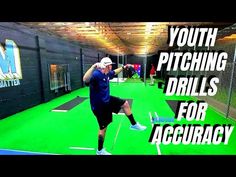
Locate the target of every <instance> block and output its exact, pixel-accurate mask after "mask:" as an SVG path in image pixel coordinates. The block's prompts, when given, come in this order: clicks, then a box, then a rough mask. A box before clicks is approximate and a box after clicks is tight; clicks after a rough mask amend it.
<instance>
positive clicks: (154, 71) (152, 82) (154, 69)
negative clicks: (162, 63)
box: [150, 64, 156, 85]
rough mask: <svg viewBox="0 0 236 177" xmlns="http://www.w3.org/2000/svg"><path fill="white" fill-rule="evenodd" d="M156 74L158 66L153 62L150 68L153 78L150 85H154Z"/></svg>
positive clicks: (151, 77)
mask: <svg viewBox="0 0 236 177" xmlns="http://www.w3.org/2000/svg"><path fill="white" fill-rule="evenodd" d="M154 76H156V68H155V66H154V64H151V70H150V79H151V81H150V85H154V81H155V79H154Z"/></svg>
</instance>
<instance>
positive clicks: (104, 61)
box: [100, 57, 115, 66]
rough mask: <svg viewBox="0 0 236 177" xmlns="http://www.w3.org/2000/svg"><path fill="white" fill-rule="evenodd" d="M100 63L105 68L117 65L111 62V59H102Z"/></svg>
mask: <svg viewBox="0 0 236 177" xmlns="http://www.w3.org/2000/svg"><path fill="white" fill-rule="evenodd" d="M100 63H101V64H102V65H103V66H108V65H112V64H115V63H113V62H112V61H111V59H110V58H109V57H104V58H102V59H101V61H100Z"/></svg>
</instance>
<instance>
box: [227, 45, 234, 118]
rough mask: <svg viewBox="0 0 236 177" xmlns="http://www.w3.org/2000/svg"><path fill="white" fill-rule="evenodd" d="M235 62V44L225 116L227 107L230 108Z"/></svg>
mask: <svg viewBox="0 0 236 177" xmlns="http://www.w3.org/2000/svg"><path fill="white" fill-rule="evenodd" d="M235 62H236V45H235V49H234V60H233V62H232V64H233V66H232V71H231V78H230V85H229V97H228V102H227V111H226V118H227V117H228V116H229V108H230V103H231V97H232V87H233V79H234V66H235Z"/></svg>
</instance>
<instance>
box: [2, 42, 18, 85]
mask: <svg viewBox="0 0 236 177" xmlns="http://www.w3.org/2000/svg"><path fill="white" fill-rule="evenodd" d="M20 79H22V72H21V63H20V52H19V48H18V47H17V45H16V43H15V42H14V41H12V40H9V39H6V41H5V50H4V48H3V46H2V45H0V88H4V87H11V86H17V85H20Z"/></svg>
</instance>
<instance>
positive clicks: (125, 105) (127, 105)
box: [121, 100, 129, 108]
mask: <svg viewBox="0 0 236 177" xmlns="http://www.w3.org/2000/svg"><path fill="white" fill-rule="evenodd" d="M121 107H122V108H125V107H126V108H127V107H129V102H128V101H127V100H126V101H125V103H124V104H123V105H122V106H121Z"/></svg>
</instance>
